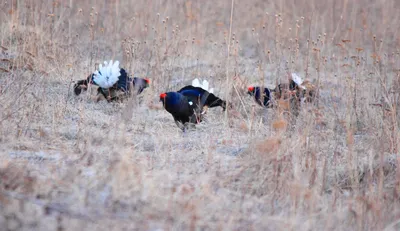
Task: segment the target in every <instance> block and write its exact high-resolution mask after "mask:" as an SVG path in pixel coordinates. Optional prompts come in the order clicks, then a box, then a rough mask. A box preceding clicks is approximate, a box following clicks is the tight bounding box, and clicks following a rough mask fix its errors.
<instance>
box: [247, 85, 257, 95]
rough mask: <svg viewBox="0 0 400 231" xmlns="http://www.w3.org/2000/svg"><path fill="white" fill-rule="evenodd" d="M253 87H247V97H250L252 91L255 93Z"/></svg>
mask: <svg viewBox="0 0 400 231" xmlns="http://www.w3.org/2000/svg"><path fill="white" fill-rule="evenodd" d="M255 89H256V88H255V87H254V86H249V87H248V88H247V93H248V94H249V95H252V94H254V91H255Z"/></svg>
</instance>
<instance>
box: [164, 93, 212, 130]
mask: <svg viewBox="0 0 400 231" xmlns="http://www.w3.org/2000/svg"><path fill="white" fill-rule="evenodd" d="M160 101H162V103H163V106H164V108H165V110H167V111H168V112H169V113H170V114H171V115H172V117H173V118H174V120H175V123H176V125H177V126H178V127H179V128H181V129H182V130H183V131H185V128H186V127H187V126H189V125H190V124H197V123H200V122H201V110H202V105H203V104H202V103H201V102H202V101H203V102H205V97H202V98H200V99H199V100H193V99H191V98H189V97H186V96H185V95H183V94H181V93H179V92H166V93H162V94H160Z"/></svg>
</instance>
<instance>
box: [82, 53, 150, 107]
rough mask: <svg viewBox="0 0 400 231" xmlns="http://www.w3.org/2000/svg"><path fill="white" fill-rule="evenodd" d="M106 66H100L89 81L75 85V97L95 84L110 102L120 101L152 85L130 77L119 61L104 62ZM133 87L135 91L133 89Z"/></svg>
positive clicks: (147, 81)
mask: <svg viewBox="0 0 400 231" xmlns="http://www.w3.org/2000/svg"><path fill="white" fill-rule="evenodd" d="M104 64H105V66H102V65H100V67H99V70H98V71H95V72H94V73H92V74H90V75H89V76H88V77H87V79H83V80H79V81H78V82H77V83H75V85H74V93H75V95H80V94H81V92H82V90H84V91H86V90H87V88H88V86H89V84H93V85H96V86H99V88H98V89H97V93H98V94H101V95H103V96H104V97H105V98H106V99H107V100H108V101H109V102H110V101H114V100H117V99H120V98H121V96H126V95H128V93H130V92H132V91H134V93H136V94H140V93H142V91H143V90H144V89H145V88H146V87H148V86H149V84H150V80H149V79H143V78H138V77H134V78H130V77H128V74H127V72H126V71H125V70H124V69H123V68H119V67H118V65H119V62H118V61H116V62H115V63H113V62H112V60H111V61H110V62H109V63H107V62H104ZM117 69H118V71H117ZM110 85H111V87H110ZM132 87H133V89H131V88H132Z"/></svg>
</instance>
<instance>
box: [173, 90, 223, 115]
mask: <svg viewBox="0 0 400 231" xmlns="http://www.w3.org/2000/svg"><path fill="white" fill-rule="evenodd" d="M178 93H181V94H182V95H184V96H186V97H187V98H189V99H191V100H192V101H198V100H200V99H201V98H205V100H204V102H202V105H203V107H207V108H212V107H218V106H220V107H222V109H223V110H224V111H225V110H226V101H225V100H222V99H220V98H218V97H217V96H215V95H214V94H213V93H210V92H208V91H206V90H204V89H203V88H201V87H194V86H192V85H189V86H186V87H183V88H182V89H180V90H179V91H178Z"/></svg>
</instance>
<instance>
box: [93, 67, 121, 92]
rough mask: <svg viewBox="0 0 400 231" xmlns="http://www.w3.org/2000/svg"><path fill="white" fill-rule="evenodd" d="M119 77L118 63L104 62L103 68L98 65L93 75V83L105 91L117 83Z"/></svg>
mask: <svg viewBox="0 0 400 231" xmlns="http://www.w3.org/2000/svg"><path fill="white" fill-rule="evenodd" d="M120 75H121V73H120V68H119V61H115V62H113V61H112V60H110V62H109V63H107V62H106V61H104V66H103V65H102V64H100V65H99V70H97V71H95V72H94V73H93V81H94V82H95V83H96V84H97V85H99V86H100V87H101V88H105V89H107V88H110V87H112V86H113V85H114V84H115V83H116V82H118V79H119V76H120Z"/></svg>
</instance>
